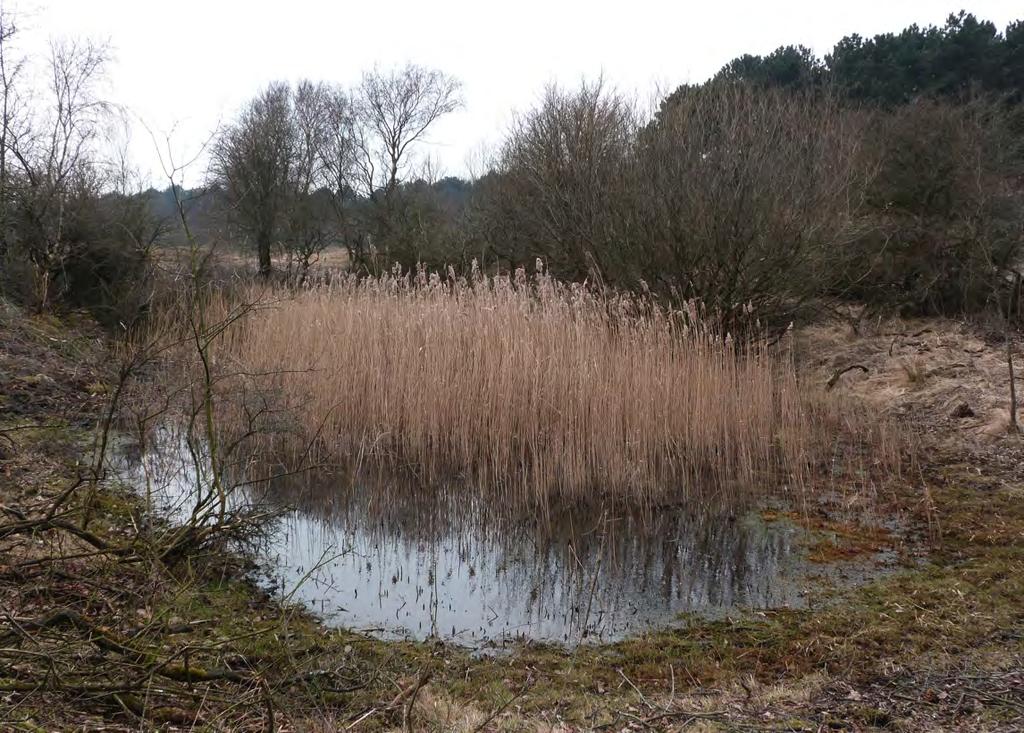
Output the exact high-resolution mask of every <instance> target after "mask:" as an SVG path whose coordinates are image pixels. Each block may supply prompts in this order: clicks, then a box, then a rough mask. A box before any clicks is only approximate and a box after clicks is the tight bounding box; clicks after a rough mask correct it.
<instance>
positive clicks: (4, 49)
mask: <svg viewBox="0 0 1024 733" xmlns="http://www.w3.org/2000/svg"><path fill="white" fill-rule="evenodd" d="M17 33H18V26H17V24H16V22H15V19H14V18H13V17H12V16H11V15H10V14H9V13H8V12H7V11H6V10H5V9H4V8H0V257H3V256H4V255H5V254H6V252H7V239H8V225H9V221H8V203H9V199H8V191H9V188H8V182H9V180H10V169H9V164H8V160H9V156H8V145H9V143H10V140H11V137H12V134H11V133H12V131H13V130H14V129H15V126H16V125H17V124H18V120H19V119H20V118H21V111H22V109H23V105H22V100H21V98H20V95H19V93H18V83H19V81H20V77H21V76H22V71H23V69H24V68H25V59H24V58H23V57H19V56H17V55H16V54H15V53H13V49H12V44H13V41H14V39H15V36H16V35H17Z"/></svg>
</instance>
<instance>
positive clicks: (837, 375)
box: [825, 364, 868, 391]
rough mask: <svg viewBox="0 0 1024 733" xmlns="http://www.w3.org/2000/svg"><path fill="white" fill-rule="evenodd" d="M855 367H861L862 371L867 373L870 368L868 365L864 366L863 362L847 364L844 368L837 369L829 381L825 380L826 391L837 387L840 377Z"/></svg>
mask: <svg viewBox="0 0 1024 733" xmlns="http://www.w3.org/2000/svg"><path fill="white" fill-rule="evenodd" d="M854 369H859V370H860V371H862V372H864V373H865V374H867V373H868V368H867V367H866V366H864V365H863V364H850V365H849V366H845V367H843V368H842V369H840V370H839V371H837V372H836V373H835V374H833V375H832V376H831V377H829V378H828V381H827V382H825V391H829V390H831V389H832V388H833V387H835V386H836V382H838V381H839V378H840V377H841V376H843V375H844V374H846V373H847V372H852V371H853V370H854Z"/></svg>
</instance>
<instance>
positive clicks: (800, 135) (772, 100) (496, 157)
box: [0, 13, 1024, 324]
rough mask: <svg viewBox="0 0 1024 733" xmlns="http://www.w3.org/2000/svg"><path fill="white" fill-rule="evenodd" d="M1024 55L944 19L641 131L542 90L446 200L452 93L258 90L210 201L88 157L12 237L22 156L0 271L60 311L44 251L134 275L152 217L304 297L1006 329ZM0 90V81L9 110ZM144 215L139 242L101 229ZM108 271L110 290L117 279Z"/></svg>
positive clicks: (64, 281)
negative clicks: (321, 281)
mask: <svg viewBox="0 0 1024 733" xmlns="http://www.w3.org/2000/svg"><path fill="white" fill-rule="evenodd" d="M1022 49H1024V23H1022V22H1021V21H1017V22H1015V23H1012V24H1010V25H1009V26H1008V27H1007V29H1006V30H1005V31H1004V32H999V31H998V30H997V29H996V28H995V26H994V25H993V24H991V23H987V22H983V21H979V20H977V19H976V18H975V17H974V16H972V15H970V14H967V13H960V14H958V15H954V16H950V18H949V19H948V20H947V22H946V23H945V24H944V25H942V26H929V27H924V28H922V27H918V26H911V27H910V28H907V29H905V30H904V31H902V32H900V33H896V34H882V35H878V36H875V37H873V38H870V39H865V38H861V37H859V36H848V37H847V38H844V39H842V40H841V41H840V42H839V43H838V44H836V46H835V48H834V49H833V51H832V52H831V53H829V54H827V55H826V56H825V57H824V58H823V59H818V58H816V57H815V56H814V55H813V54H812V53H811V52H810V51H808V50H807V49H805V48H802V47H799V46H786V47H782V48H780V49H778V50H776V51H775V52H773V53H771V54H768V55H767V56H763V57H761V56H753V55H744V56H741V57H739V58H737V59H735V60H733V61H731V62H729V63H728V64H726V65H725V66H724V67H723V68H722V70H721V71H720V72H719V73H717V74H716V75H714V76H713V77H712V78H711V79H709V80H708V81H706V82H704V83H701V84H694V85H690V84H688V85H683V86H681V87H679V88H678V89H676V90H675V91H673V92H672V93H671V94H669V95H667V96H666V98H665V99H664V100H662V102H661V104H660V106H659V108H658V109H657V110H656V111H655V112H654V113H653V114H649V113H646V112H645V111H644V110H642V109H640V108H639V107H638V105H637V104H636V103H635V102H634V101H633V100H632V99H631V97H630V96H629V95H627V94H625V93H622V92H621V91H619V90H615V89H613V88H610V87H609V86H608V85H606V84H604V83H602V82H601V81H600V80H598V81H596V82H587V83H583V84H581V85H580V86H578V87H577V88H573V89H565V88H560V87H557V86H551V87H549V88H548V89H547V90H546V91H545V94H544V95H543V97H542V98H541V100H540V101H539V102H538V103H537V104H536V105H535V106H534V107H533V108H532V109H529V110H527V111H525V112H524V113H521V114H519V115H517V116H516V117H515V118H514V121H513V123H512V124H511V126H510V128H509V129H508V131H507V134H506V136H505V139H504V140H503V141H502V143H501V144H500V145H499V146H498V148H497V149H496V150H494V151H492V154H491V156H490V159H489V160H488V161H487V164H486V165H485V166H484V169H483V170H482V171H481V172H480V175H478V176H476V177H475V178H474V179H473V180H471V181H467V180H462V179H458V178H451V177H447V178H446V177H442V176H441V175H440V174H439V172H438V168H437V166H436V165H435V164H434V163H433V162H432V160H431V159H430V157H429V155H428V152H429V147H428V146H427V145H426V143H427V142H428V141H429V138H430V134H431V131H432V129H433V128H434V126H435V125H436V123H437V121H438V120H440V119H442V118H443V117H444V116H446V115H448V114H450V113H452V112H453V111H455V110H456V109H458V108H459V107H460V106H461V105H462V97H461V89H460V85H459V82H458V81H457V80H456V79H454V78H452V77H451V76H449V75H447V74H445V73H443V72H442V71H439V70H435V69H428V68H424V67H421V66H417V65H414V64H410V65H407V66H405V67H401V68H396V69H372V70H370V71H368V72H366V73H365V74H364V75H363V76H362V78H361V80H360V81H359V83H357V84H356V85H354V86H353V87H352V88H343V87H341V86H338V85H335V84H330V83H326V82H320V81H311V80H304V81H300V82H298V83H296V84H289V83H282V82H279V83H273V84H270V85H268V86H267V87H266V88H265V89H263V90H261V91H260V92H259V93H258V94H256V96H254V97H253V99H251V100H250V101H249V102H248V103H247V104H246V105H245V106H244V107H243V108H242V109H241V110H240V111H239V113H238V115H237V117H236V118H235V119H234V120H233V121H232V122H231V123H229V124H227V125H225V126H224V127H223V128H222V129H221V130H219V131H218V133H217V135H216V136H215V138H214V139H213V143H212V145H211V148H210V153H211V155H210V159H211V164H210V167H209V180H208V182H207V185H206V186H205V187H204V188H203V189H202V190H200V191H194V192H182V191H178V190H177V189H171V190H169V191H168V192H164V193H160V192H157V191H149V192H146V193H145V194H144V195H138V196H128V195H122V194H120V193H119V189H118V188H117V186H116V185H115V184H116V177H114V178H112V177H111V171H112V170H113V169H112V168H111V167H110V166H106V167H105V166H102V165H100V164H99V162H98V160H94V159H93V158H90V157H89V156H88V155H85V153H86V152H87V151H90V150H92V149H93V146H92V145H91V140H92V138H90V139H89V140H86V141H84V142H82V143H81V144H80V145H74V146H72V147H73V148H74V149H75V150H78V151H79V155H78V157H73V158H72V159H73V160H74V161H76V162H75V164H74V165H75V175H73V176H70V175H67V174H61V173H60V172H59V171H57V172H55V173H54V174H53V175H52V176H50V177H49V178H47V179H46V180H52V181H53V182H54V183H53V184H52V185H51V187H53V186H56V190H57V194H56V195H55V196H54V200H56V201H59V202H60V207H59V208H60V210H61V211H62V212H65V215H62V216H60V217H57V219H59V221H60V223H59V224H58V225H56V226H59V227H61V229H60V232H59V233H54V232H49V233H46V234H45V235H44V234H35V235H29V234H26V233H25V227H26V226H28V225H29V224H30V223H31V222H33V221H36V220H37V219H38V218H39V217H35V215H34V214H33V213H32V211H34V210H33V209H32V208H31V207H26V203H27V202H28V201H29V198H32V197H35V196H38V195H40V189H39V187H38V185H36V184H33V183H32V181H33V178H32V176H30V175H29V174H28V172H27V171H28V169H27V168H26V166H25V164H24V163H23V162H22V161H21V159H20V158H18V157H16V158H15V161H16V162H17V164H18V165H17V166H16V169H15V170H14V171H13V172H7V173H0V179H3V184H2V185H3V189H2V190H3V191H4V192H5V193H4V195H3V196H0V199H2V200H3V201H4V202H5V203H4V208H3V216H4V219H3V221H4V228H3V231H4V247H5V252H6V253H7V255H6V256H7V257H8V261H9V262H14V261H17V257H13V258H12V257H11V255H12V253H18V252H22V253H27V257H25V256H23V257H22V260H23V261H26V262H28V263H30V266H29V269H30V270H33V272H35V271H37V270H38V271H40V272H42V273H44V274H45V273H49V274H46V275H45V277H47V278H49V281H50V282H53V283H59V288H58V289H59V290H60V291H61V292H65V291H66V292H67V293H71V292H72V291H74V290H76V288H75V287H73V278H72V277H69V275H68V273H69V272H72V271H73V270H74V268H73V267H72V268H71V269H70V270H69V269H68V268H67V267H66V262H65V260H66V259H68V258H67V257H65V255H62V254H60V253H62V252H63V253H65V254H67V253H68V252H70V251H72V250H76V249H77V250H81V251H82V252H88V253H91V254H90V258H92V259H90V258H85V259H86V260H88V261H89V262H93V261H95V262H99V263H102V262H104V261H105V260H104V257H105V256H106V254H103V253H109V252H117V251H123V252H128V251H131V252H136V253H137V252H140V251H143V252H144V251H148V250H147V249H146V248H147V247H148V246H149V245H150V244H151V243H152V242H154V241H160V239H161V238H160V233H161V226H160V220H161V215H160V214H161V213H164V214H167V213H168V212H169V213H170V214H171V215H170V216H168V217H167V218H175V216H176V215H177V213H178V212H177V204H178V202H179V201H181V200H182V198H185V199H187V202H186V203H187V205H186V209H187V211H186V214H187V216H192V217H193V218H194V219H196V220H197V223H199V224H202V225H203V226H199V227H197V231H202V232H204V236H207V235H208V236H210V237H215V236H216V237H220V238H223V239H225V240H227V241H230V242H234V243H237V244H238V245H239V246H240V247H242V248H243V249H244V250H245V251H247V252H251V253H252V256H253V259H254V261H255V264H256V271H257V272H258V274H259V275H260V276H262V277H271V276H276V274H275V269H279V268H280V267H283V268H284V269H285V270H286V274H287V276H288V277H291V278H297V279H298V280H300V281H301V280H302V279H303V278H304V277H305V276H306V273H307V272H308V270H309V267H310V266H311V263H312V262H314V261H315V260H316V258H317V256H318V255H319V254H320V253H321V252H322V251H323V250H324V249H326V248H328V247H332V246H333V247H343V248H344V249H345V250H346V251H347V252H348V262H349V267H350V268H351V269H352V270H354V271H356V272H360V273H368V274H369V273H377V272H381V271H384V270H389V269H391V268H393V267H396V266H397V267H400V268H403V269H413V268H416V267H427V268H436V269H442V268H444V269H447V268H451V269H452V270H455V271H463V270H466V271H468V270H469V269H470V268H471V267H472V266H473V263H474V262H475V263H476V264H477V266H479V267H482V268H484V269H486V270H489V271H496V270H503V271H508V270H511V269H514V268H518V267H532V266H533V263H534V262H536V260H538V259H540V260H542V261H543V262H544V263H545V266H546V267H547V269H548V270H549V271H550V272H551V273H553V274H554V275H556V276H558V277H561V278H565V279H569V280H575V281H587V282H588V283H591V284H593V285H595V286H598V287H609V288H615V289H622V290H632V291H644V292H649V293H651V294H652V295H654V296H655V297H658V298H662V299H667V300H685V299H694V298H696V299H699V300H701V301H703V303H704V304H705V306H706V307H707V308H708V310H709V312H713V313H716V314H717V315H718V317H720V318H721V319H722V320H723V321H725V322H727V323H730V324H732V323H736V322H739V321H742V320H744V319H748V318H749V317H750V316H751V315H752V314H756V317H757V318H759V319H767V320H772V321H775V322H786V321H787V320H788V319H792V318H795V317H799V316H800V315H801V314H802V313H803V312H804V311H805V310H806V309H807V308H810V307H815V308H817V307H820V306H821V305H822V303H826V302H835V301H841V300H844V299H855V300H858V301H861V302H865V303H867V304H869V305H871V306H875V307H879V308H881V307H885V308H890V307H896V308H900V309H903V310H905V311H911V312H929V313H962V312H968V311H978V310H982V309H985V308H989V307H992V306H996V307H999V308H1000V309H1003V310H1013V309H1018V310H1019V308H1020V305H1019V291H1020V274H1019V273H1020V255H1021V243H1022V239H1024V193H1022V181H1024V168H1022V165H1024V149H1022V144H1024V134H1022V132H1024V113H1022V109H1024V106H1022V104H1021V102H1022V100H1024V61H1022V59H1024V51H1022ZM55 58H56V57H55ZM76 59H77V60H76V63H75V64H72V66H76V68H77V66H78V65H79V64H80V63H83V62H84V61H86V60H87V59H79V58H78V57H76ZM53 63H56V64H57V66H59V60H58V61H54V62H53ZM101 66H102V64H97V65H96V66H95V69H97V70H98V69H99V68H100V67H101ZM4 68H6V67H4V64H3V59H2V58H0V72H3V73H2V74H0V76H2V77H3V79H4V80H5V81H4V88H5V89H7V88H9V87H11V86H12V84H11V83H9V82H8V81H6V80H7V79H8V76H7V74H8V72H7V71H4ZM55 68H57V67H55ZM85 68H92V67H90V66H89V64H88V63H86V64H85ZM16 76H17V75H16V74H14V75H13V76H12V77H11V79H12V81H16ZM55 78H59V75H58V76H57V77H55ZM13 86H15V87H16V85H13ZM58 87H59V85H58ZM85 88H86V89H88V87H85ZM61 93H62V92H61V91H60V89H59V88H57V89H56V91H55V94H56V95H58V96H59V94H61ZM4 98H5V99H7V97H6V96H5V97H4ZM11 98H12V99H14V100H15V101H16V100H17V96H16V95H15V96H13V97H11ZM87 98H88V99H89V100H95V95H92V96H87ZM5 104H6V102H5ZM90 104H91V102H90ZM97 104H99V103H98V102H97ZM4 109H5V110H6V109H7V107H6V106H5V107H4ZM55 109H58V110H71V109H73V110H75V112H74V113H75V114H79V115H81V114H84V113H83V112H82V111H81V110H82V109H83V106H82V105H77V106H73V107H68V106H66V105H61V104H60V103H58V104H57V105H56V107H55ZM84 109H88V110H90V114H95V115H96V119H97V120H98V119H100V117H101V115H99V112H100V111H103V113H104V114H108V113H109V110H106V109H105V108H103V107H102V106H96V107H90V106H89V105H85V106H84ZM60 114H69V112H61V113H59V114H58V117H59V115H60ZM5 119H8V118H7V116H6V112H5ZM32 119H33V122H34V123H37V122H38V120H39V118H38V117H36V118H32ZM88 119H93V118H92V117H89V118H88ZM10 120H11V123H10V124H7V123H5V125H4V131H3V135H4V136H5V137H4V139H5V140H9V142H6V143H4V145H3V146H2V147H3V150H4V151H5V155H6V154H7V152H10V151H15V150H23V149H24V144H23V143H22V142H21V140H23V139H24V132H21V131H20V130H23V129H24V128H25V126H26V123H25V122H24V121H19V120H18V118H17V115H16V114H15V115H12V116H11V117H10ZM54 125H55V126H54V128H53V129H57V130H60V129H64V127H62V125H61V124H60V123H59V121H57V122H55V123H54ZM71 129H74V130H76V132H75V134H76V135H82V134H84V132H83V131H87V130H90V129H93V128H89V127H88V126H83V125H75V126H73V127H72V128H71ZM99 129H100V128H99V127H96V128H95V131H94V132H92V133H90V135H93V136H95V135H98V134H99V133H98V130H99ZM8 135H12V136H13V137H11V138H8V137H7V136H8ZM58 138H59V136H58ZM59 143H60V140H59V139H57V143H53V142H52V141H50V142H49V144H47V145H42V146H41V147H40V149H41V150H42V149H50V150H51V152H52V150H53V149H57V148H59ZM55 145H56V148H55ZM66 146H67V145H65V147H66ZM56 159H62V158H61V156H59V155H57V156H56ZM4 165H5V164H4V159H3V158H0V172H2V171H6V170H7V168H5V167H4ZM37 165H38V164H37ZM101 172H102V175H100V173H101ZM71 181H75V182H76V183H75V186H78V188H75V187H74V186H72V185H71V183H70V182H71ZM44 188H45V187H44ZM78 190H81V191H84V192H85V193H83V194H82V196H81V197H79V198H80V199H81V200H82V201H86V200H87V201H91V202H94V203H92V204H90V206H92V207H93V208H92V209H89V207H85V209H83V210H87V211H89V212H90V213H89V216H80V217H75V220H76V221H81V222H85V221H88V222H91V223H90V226H92V229H88V228H85V229H83V230H82V233H81V234H76V235H75V237H74V238H72V237H70V236H69V234H68V232H69V231H70V230H69V229H68V227H67V222H68V221H69V219H68V217H67V216H66V212H67V211H69V210H70V209H69V208H68V206H69V205H70V203H71V202H72V201H75V200H78V199H76V198H75V191H78ZM29 192H34V193H33V195H32V197H29V196H28V193H29ZM168 194H170V195H168ZM183 194H187V195H184V196H183ZM43 198H44V199H45V198H46V197H45V196H44V197H43ZM95 202H102V206H99V205H98V204H96V203H95ZM139 202H142V204H141V205H140V203H139ZM132 207H134V208H132ZM140 208H141V210H142V211H143V212H145V213H146V214H147V215H148V217H149V218H148V220H147V219H146V218H145V217H143V216H141V215H138V214H137V213H133V214H132V216H133V217H135V218H134V219H131V217H129V220H130V224H131V225H130V226H119V227H113V226H108V225H107V224H104V223H103V222H108V224H109V223H111V222H112V221H113V220H112V219H111V218H110V217H113V216H115V214H116V215H125V214H124V213H123V212H126V211H132V212H138V210H139V209H140ZM99 211H102V212H113V213H110V214H103V215H100V214H99V213H97V212H99ZM104 216H106V217H107V218H106V219H105V218H104ZM42 220H44V221H49V219H47V218H46V217H45V216H44V217H43V218H42ZM50 226H51V228H52V227H53V226H55V225H53V224H51V225H50ZM72 239H74V241H75V242H78V244H76V245H74V246H69V242H71V241H72ZM100 241H106V242H107V243H108V245H109V246H104V247H99V246H98V245H97V244H96V243H97V242H100ZM47 242H49V243H47ZM54 242H59V243H60V245H59V246H56V245H54V244H52V243H54ZM119 248H120V249H119ZM97 252H99V253H100V254H96V253H97ZM46 253H50V254H46ZM55 253H56V254H55ZM282 255H283V260H282V259H280V257H279V256H282ZM133 257H136V255H133ZM47 258H50V259H47ZM70 259H73V258H70ZM80 259H81V258H80ZM114 259H115V260H116V259H117V258H114ZM69 261H70V260H69ZM48 262H49V263H51V264H47V263H48ZM130 262H132V263H134V262H136V259H130ZM282 262H283V264H280V263H282ZM53 263H58V264H53ZM5 266H6V263H5ZM108 269H109V270H110V272H109V276H107V275H105V276H104V278H100V279H99V281H100V282H108V281H109V282H110V283H114V282H115V281H116V280H117V278H118V277H120V276H122V275H123V274H124V273H125V272H131V271H132V269H131V267H125V268H123V270H124V272H120V271H116V268H113V269H111V268H108ZM33 277H35V278H36V279H37V280H38V279H40V278H41V277H43V276H40V275H34V276H33ZM51 297H52V295H51Z"/></svg>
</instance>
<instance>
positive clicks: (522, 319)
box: [211, 270, 888, 504]
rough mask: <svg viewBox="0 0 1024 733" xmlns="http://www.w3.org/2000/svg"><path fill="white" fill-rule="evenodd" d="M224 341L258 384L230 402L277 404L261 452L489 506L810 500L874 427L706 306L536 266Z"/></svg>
mask: <svg viewBox="0 0 1024 733" xmlns="http://www.w3.org/2000/svg"><path fill="white" fill-rule="evenodd" d="M229 305H230V304H229V303H228V302H227V301H226V300H224V301H223V302H222V303H221V305H220V309H221V310H224V311H225V312H227V310H226V309H227V308H228V307H229ZM211 307H212V312H217V310H218V307H217V306H215V305H213V306H211ZM219 343H221V345H220V346H218V347H217V351H216V353H215V354H214V358H215V361H216V363H218V364H220V365H222V368H224V369H226V370H228V371H230V372H231V373H233V374H236V375H250V376H247V377H244V378H243V377H241V376H240V377H239V379H240V380H241V383H240V384H239V385H237V386H236V387H235V389H234V391H235V393H236V394H239V395H242V394H248V395H257V394H258V395H261V399H265V396H266V395H276V396H277V397H276V399H275V400H273V401H272V403H271V404H269V405H268V404H266V403H261V404H260V405H258V406H257V405H253V404H246V403H244V402H241V401H240V402H237V403H236V404H235V405H234V410H235V411H236V414H237V416H238V421H237V422H238V424H237V430H236V432H238V433H246V432H253V421H252V415H253V414H254V412H255V410H256V409H259V410H260V411H261V412H262V413H263V415H264V417H265V420H263V422H262V423H260V426H261V427H260V429H259V430H257V431H256V433H255V434H257V435H258V437H257V438H256V439H257V440H258V441H260V443H261V445H262V446H263V447H264V448H265V449H267V450H268V451H269V455H271V456H273V457H274V458H275V459H281V460H283V461H284V463H285V465H287V464H288V462H289V460H290V459H294V458H295V457H297V456H300V455H301V457H303V458H305V457H308V451H309V450H310V441H311V440H312V441H313V448H312V451H313V457H314V459H315V460H316V461H329V462H336V463H340V464H343V465H346V466H349V467H352V468H358V467H359V466H361V465H362V466H378V467H386V468H389V469H398V470H403V469H411V470H412V471H413V472H414V473H415V474H416V475H417V477H418V480H419V481H421V482H423V483H432V482H443V481H447V480H450V479H453V478H457V477H462V478H464V479H466V480H469V481H472V482H475V483H477V484H479V485H480V486H481V487H483V489H484V490H485V491H488V492H489V495H490V496H492V497H493V498H494V500H501V499H509V500H513V501H520V500H531V501H537V502H545V501H548V500H556V499H559V498H562V499H570V498H571V499H590V498H596V497H598V496H601V495H605V494H607V495H610V496H612V497H618V498H621V499H624V500H635V501H643V500H655V499H666V498H670V497H681V496H689V497H704V498H705V499H707V500H712V497H714V498H713V500H714V501H716V502H720V503H724V504H728V503H729V502H730V501H736V500H739V499H742V498H745V497H750V496H756V495H758V494H759V493H760V492H762V491H767V490H769V489H770V488H771V487H777V486H779V485H783V486H787V487H789V488H790V489H794V488H796V487H804V486H806V485H807V477H808V475H809V473H810V472H812V471H813V470H815V468H816V466H817V465H818V463H819V462H821V461H823V460H824V457H825V455H826V454H827V453H828V448H829V444H830V443H831V442H833V441H839V442H842V441H843V440H844V439H845V438H847V437H849V435H850V431H849V430H848V428H846V427H842V425H844V424H846V422H845V421H848V422H849V423H850V424H852V425H855V426H858V425H861V423H860V422H858V420H859V418H858V415H857V413H855V412H853V413H850V412H847V413H846V414H844V415H843V416H842V418H840V415H839V413H838V412H837V411H836V410H835V409H834V405H832V403H829V402H826V401H824V399H823V398H819V397H818V396H817V394H818V393H817V392H815V391H814V390H808V389H806V387H805V386H804V385H801V384H800V383H799V381H798V379H797V376H796V372H795V368H794V366H793V364H792V363H791V361H790V357H789V355H788V351H787V349H786V348H785V347H779V348H770V347H768V346H767V345H765V344H764V343H761V342H757V341H754V340H733V339H732V338H730V337H723V336H722V335H721V334H720V333H719V332H717V331H715V330H714V329H712V328H709V327H708V326H706V325H705V322H704V321H703V319H702V316H701V314H700V313H699V309H698V308H697V306H695V305H694V304H692V303H691V304H689V305H688V307H687V308H686V309H683V310H670V309H666V308H662V307H659V306H658V305H656V304H654V303H653V302H651V301H650V300H649V299H646V298H634V297H630V296H615V297H609V296H604V295H600V294H597V293H595V292H594V291H593V290H591V289H588V288H586V287H583V286H581V285H568V284H564V283H561V282H559V281H557V280H554V279H553V278H551V277H549V276H547V275H545V274H538V275H537V276H536V277H535V278H527V276H526V274H525V272H524V271H522V270H519V271H517V272H516V273H515V275H514V276H512V277H506V276H499V277H485V276H482V275H480V274H479V273H476V274H475V275H474V276H473V277H472V278H470V279H468V280H467V279H456V278H454V277H449V278H447V279H443V280H442V279H441V278H440V277H438V276H436V275H428V274H427V273H426V272H425V271H422V270H421V271H420V272H418V273H417V274H416V275H415V276H408V275H406V276H401V275H398V274H392V275H385V276H381V277H379V278H370V279H365V280H357V279H354V278H335V279H334V280H333V281H332V282H331V283H330V284H326V285H322V286H319V287H313V288H310V289H307V290H306V291H304V292H302V293H300V294H298V295H297V296H295V297H294V299H291V300H287V301H283V302H282V303H281V304H280V305H279V306H278V307H276V308H274V309H272V310H269V311H266V312H264V313H262V314H261V315H260V316H259V317H255V318H251V319H248V320H247V321H246V322H245V323H244V325H242V326H241V327H239V328H237V329H234V330H232V331H231V332H229V333H227V334H225V337H224V339H223V341H222V342H219ZM259 375H272V376H270V377H264V378H261V377H260V376H259ZM246 384H248V385H250V386H248V387H246V386H245V385H246ZM223 386H225V385H222V387H223ZM858 429H859V428H858ZM854 432H856V431H854ZM879 450H880V453H879V455H887V454H886V452H885V450H881V449H879ZM887 465H888V464H887Z"/></svg>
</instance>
